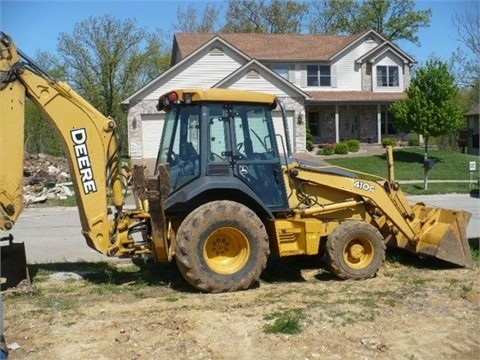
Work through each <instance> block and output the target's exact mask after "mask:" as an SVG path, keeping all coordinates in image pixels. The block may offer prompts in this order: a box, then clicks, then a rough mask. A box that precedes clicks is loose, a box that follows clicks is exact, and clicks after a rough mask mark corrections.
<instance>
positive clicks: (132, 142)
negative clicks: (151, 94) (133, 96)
mask: <svg viewBox="0 0 480 360" xmlns="http://www.w3.org/2000/svg"><path fill="white" fill-rule="evenodd" d="M156 105H157V101H154V100H143V101H134V100H132V102H131V103H130V109H129V110H128V116H127V121H128V144H129V145H128V154H129V155H130V157H131V158H132V159H141V158H142V156H143V144H142V114H156V113H158V110H157V109H156V107H155V106H156Z"/></svg>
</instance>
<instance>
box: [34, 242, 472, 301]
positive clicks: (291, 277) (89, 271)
mask: <svg viewBox="0 0 480 360" xmlns="http://www.w3.org/2000/svg"><path fill="white" fill-rule="evenodd" d="M469 244H470V248H471V251H472V259H473V262H474V263H476V264H477V266H480V253H479V245H480V240H479V238H471V239H469ZM386 262H390V263H399V264H401V265H404V266H407V267H412V268H416V269H430V270H446V269H455V268H459V266H457V265H453V264H450V263H447V262H445V261H442V260H439V259H435V258H427V257H419V256H417V255H415V254H412V253H410V252H407V251H405V250H401V249H395V248H388V249H387V253H386ZM135 265H136V266H135ZM327 269H328V267H327V265H326V263H325V261H324V259H323V258H320V257H319V256H317V255H315V256H292V257H286V258H278V257H273V256H272V257H271V258H270V259H269V260H268V263H267V267H266V269H265V270H264V271H263V273H262V275H261V276H260V280H261V281H264V282H266V283H271V284H274V283H301V282H305V281H306V280H305V278H304V277H303V276H302V271H303V270H319V272H318V274H316V275H315V278H316V279H317V280H319V281H324V282H327V281H337V278H336V277H335V276H334V275H333V274H332V273H331V272H329V271H328V270H327ZM28 270H29V274H30V278H31V279H33V283H35V278H36V277H37V276H41V274H42V273H47V274H49V273H55V272H72V273H76V274H78V275H80V276H82V278H83V279H84V280H85V281H88V282H89V283H91V284H94V285H116V286H124V285H131V284H142V285H146V286H148V287H169V288H171V289H173V290H175V291H180V292H185V293H194V292H197V290H196V289H194V288H193V287H192V286H190V285H189V284H188V283H187V281H186V280H185V279H184V278H183V277H182V275H181V274H180V272H179V270H178V268H177V267H176V265H175V263H172V264H156V263H154V262H153V261H136V262H135V264H130V263H127V266H124V265H122V264H119V263H116V262H88V261H78V262H59V263H47V264H29V265H28ZM338 281H340V280H338ZM256 286H258V284H256V285H254V286H253V287H256Z"/></svg>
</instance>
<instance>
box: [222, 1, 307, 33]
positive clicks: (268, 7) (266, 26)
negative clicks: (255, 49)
mask: <svg viewBox="0 0 480 360" xmlns="http://www.w3.org/2000/svg"><path fill="white" fill-rule="evenodd" d="M307 13H308V5H307V4H306V3H304V2H299V1H292V0H272V1H266V0H259V1H254V0H229V1H228V7H227V20H226V24H225V26H224V27H223V29H222V32H229V33H234V32H247V33H270V34H297V33H300V32H301V31H302V29H303V19H304V18H305V17H306V15H307Z"/></svg>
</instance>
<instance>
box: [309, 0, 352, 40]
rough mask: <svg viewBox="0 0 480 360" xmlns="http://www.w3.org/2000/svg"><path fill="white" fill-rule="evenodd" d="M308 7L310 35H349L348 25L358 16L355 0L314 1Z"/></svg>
mask: <svg viewBox="0 0 480 360" xmlns="http://www.w3.org/2000/svg"><path fill="white" fill-rule="evenodd" d="M309 7H310V10H309V22H308V31H309V32H310V34H325V35H337V34H350V29H349V24H351V23H353V22H354V21H355V19H356V18H357V17H358V16H359V15H360V8H359V6H358V4H357V2H356V1H355V0H314V1H312V2H311V3H310V4H309Z"/></svg>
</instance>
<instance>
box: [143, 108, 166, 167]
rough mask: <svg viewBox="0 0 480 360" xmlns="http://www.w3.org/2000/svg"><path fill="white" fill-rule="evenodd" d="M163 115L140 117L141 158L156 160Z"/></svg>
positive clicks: (163, 120) (163, 119) (144, 115)
mask: <svg viewBox="0 0 480 360" xmlns="http://www.w3.org/2000/svg"><path fill="white" fill-rule="evenodd" d="M164 122H165V114H143V115H142V157H143V158H144V159H156V158H157V154H158V148H159V147H160V140H161V138H162V130H163V124H164Z"/></svg>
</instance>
